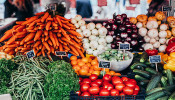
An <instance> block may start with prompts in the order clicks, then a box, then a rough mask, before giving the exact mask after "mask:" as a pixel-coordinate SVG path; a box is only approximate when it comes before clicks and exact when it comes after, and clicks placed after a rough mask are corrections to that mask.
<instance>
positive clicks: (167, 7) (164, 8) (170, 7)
mask: <svg viewBox="0 0 175 100" xmlns="http://www.w3.org/2000/svg"><path fill="white" fill-rule="evenodd" d="M171 10H172V6H163V11H167V12H168V11H171Z"/></svg>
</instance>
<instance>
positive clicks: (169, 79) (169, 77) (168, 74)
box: [166, 69, 174, 85]
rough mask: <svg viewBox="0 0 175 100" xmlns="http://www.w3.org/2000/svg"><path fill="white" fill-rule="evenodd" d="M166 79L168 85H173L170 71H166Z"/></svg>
mask: <svg viewBox="0 0 175 100" xmlns="http://www.w3.org/2000/svg"><path fill="white" fill-rule="evenodd" d="M166 71H167V78H168V82H169V84H170V85H173V84H174V82H173V73H172V71H171V70H170V69H167V70H166Z"/></svg>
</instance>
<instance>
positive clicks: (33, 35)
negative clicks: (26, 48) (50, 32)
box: [25, 33, 35, 42]
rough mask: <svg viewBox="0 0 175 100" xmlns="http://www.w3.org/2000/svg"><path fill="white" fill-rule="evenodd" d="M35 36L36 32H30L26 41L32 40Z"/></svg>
mask: <svg viewBox="0 0 175 100" xmlns="http://www.w3.org/2000/svg"><path fill="white" fill-rule="evenodd" d="M34 37H35V33H30V34H28V35H27V36H26V39H25V42H28V41H30V40H32V39H33V38H34Z"/></svg>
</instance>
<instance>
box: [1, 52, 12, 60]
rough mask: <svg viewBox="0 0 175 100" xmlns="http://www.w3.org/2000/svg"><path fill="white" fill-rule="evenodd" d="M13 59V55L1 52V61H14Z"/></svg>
mask: <svg viewBox="0 0 175 100" xmlns="http://www.w3.org/2000/svg"><path fill="white" fill-rule="evenodd" d="M13 57H14V56H13V55H9V54H7V53H5V52H0V59H2V58H6V59H12V58H13Z"/></svg>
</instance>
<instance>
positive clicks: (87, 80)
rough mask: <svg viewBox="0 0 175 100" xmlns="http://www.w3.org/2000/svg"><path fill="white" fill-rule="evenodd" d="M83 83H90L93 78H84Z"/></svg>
mask: <svg viewBox="0 0 175 100" xmlns="http://www.w3.org/2000/svg"><path fill="white" fill-rule="evenodd" d="M82 83H88V84H90V83H91V80H90V79H89V78H85V79H83V81H82Z"/></svg>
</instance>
